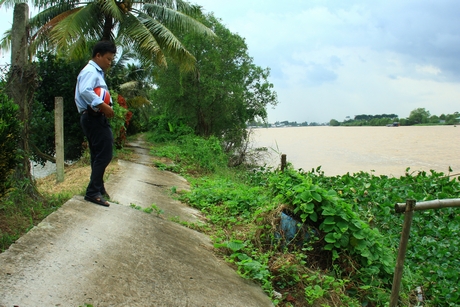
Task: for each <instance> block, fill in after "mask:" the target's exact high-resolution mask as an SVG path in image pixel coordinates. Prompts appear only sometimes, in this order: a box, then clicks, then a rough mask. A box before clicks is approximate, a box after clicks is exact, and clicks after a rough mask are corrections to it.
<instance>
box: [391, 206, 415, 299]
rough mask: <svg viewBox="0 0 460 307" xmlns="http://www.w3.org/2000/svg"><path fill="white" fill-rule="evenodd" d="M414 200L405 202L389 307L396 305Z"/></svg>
mask: <svg viewBox="0 0 460 307" xmlns="http://www.w3.org/2000/svg"><path fill="white" fill-rule="evenodd" d="M414 207H415V200H413V199H408V200H407V201H406V212H405V213H404V224H403V229H402V233H401V241H400V242H399V250H398V258H397V259H396V267H395V274H394V276H393V286H392V287H391V297H390V307H396V306H397V305H398V298H399V289H400V287H401V278H402V274H403V269H404V259H405V258H406V250H407V243H408V241H409V234H410V227H411V225H412V216H413V215H414Z"/></svg>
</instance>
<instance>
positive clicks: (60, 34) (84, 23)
mask: <svg viewBox="0 0 460 307" xmlns="http://www.w3.org/2000/svg"><path fill="white" fill-rule="evenodd" d="M61 15H62V14H61ZM61 15H60V16H57V17H56V18H55V19H56V24H55V25H54V27H53V28H52V29H51V32H50V38H51V40H52V41H53V43H54V44H55V45H56V47H57V48H58V49H66V48H68V47H69V46H71V45H72V44H78V43H79V42H80V43H81V42H82V41H83V40H82V39H83V38H84V39H86V40H88V41H91V40H95V39H96V40H97V39H99V38H100V36H101V33H102V29H103V18H104V15H103V14H101V11H100V8H99V7H98V6H97V5H96V4H95V3H90V4H88V5H86V6H85V7H83V8H78V9H75V10H72V11H71V12H70V13H69V14H65V15H63V16H62V17H63V18H60V17H61ZM58 19H59V20H58Z"/></svg>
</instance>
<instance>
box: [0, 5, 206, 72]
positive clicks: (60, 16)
mask: <svg viewBox="0 0 460 307" xmlns="http://www.w3.org/2000/svg"><path fill="white" fill-rule="evenodd" d="M18 1H22V0H3V1H2V0H0V5H2V4H4V5H13V4H14V2H18ZM2 2H3V3H2ZM33 4H34V5H35V6H36V7H37V8H38V9H39V10H40V12H39V13H38V14H37V15H35V16H34V17H32V18H31V19H30V30H31V42H30V48H31V49H30V53H31V54H32V55H33V54H35V52H36V51H37V50H47V51H49V50H52V51H57V52H59V53H64V54H67V55H69V56H70V57H81V56H87V54H88V49H89V45H91V43H92V42H94V41H98V40H102V39H107V40H113V41H115V42H116V43H117V45H121V46H124V47H125V48H129V49H130V50H132V51H134V53H135V54H136V57H137V58H138V59H139V60H141V62H142V63H143V64H147V65H150V64H155V65H159V66H166V56H170V57H171V58H172V59H175V60H176V61H178V62H179V63H181V64H182V67H183V68H184V69H187V70H189V69H193V68H194V63H195V58H194V57H193V55H192V54H191V53H190V52H189V51H187V49H186V48H185V47H184V45H183V44H182V43H181V42H180V40H179V39H178V36H177V35H178V34H179V33H182V32H184V31H187V32H198V33H202V34H203V35H209V36H214V33H213V32H212V31H211V30H210V29H209V28H207V27H206V26H204V25H203V24H201V23H200V22H198V21H197V20H196V19H195V18H194V16H198V14H201V7H199V6H196V5H191V4H189V3H188V2H186V1H183V0H137V1H136V0H120V1H115V0H87V1H83V0H33ZM8 46H9V36H8V35H5V36H4V38H3V39H2V42H1V46H0V47H2V48H6V47H8Z"/></svg>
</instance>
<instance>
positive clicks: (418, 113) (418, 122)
mask: <svg viewBox="0 0 460 307" xmlns="http://www.w3.org/2000/svg"><path fill="white" fill-rule="evenodd" d="M459 122H460V113H459V112H454V113H452V114H441V115H431V114H430V111H428V110H426V109H425V108H417V109H415V110H413V111H411V113H410V115H409V117H406V118H400V117H398V115H396V114H377V115H366V114H361V115H356V116H355V117H353V118H351V117H349V116H347V118H345V120H343V121H338V120H336V119H331V120H330V121H329V122H328V123H318V122H306V121H305V122H301V123H298V122H296V121H294V122H291V121H288V120H285V121H277V122H274V123H264V122H261V121H259V122H251V123H249V126H250V127H254V128H279V127H316V126H333V127H337V126H388V127H399V126H436V125H457V124H458V123H459Z"/></svg>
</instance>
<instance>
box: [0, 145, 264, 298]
mask: <svg viewBox="0 0 460 307" xmlns="http://www.w3.org/2000/svg"><path fill="white" fill-rule="evenodd" d="M132 147H133V148H134V149H135V150H136V152H137V154H138V161H139V163H131V162H126V161H120V167H121V170H122V171H121V172H120V173H119V174H117V175H112V177H111V178H109V180H108V182H107V183H106V188H107V190H108V192H109V193H110V195H111V199H112V200H113V203H111V206H110V207H109V208H105V207H102V206H98V205H95V204H92V203H89V202H86V201H84V199H83V197H82V196H75V197H74V198H72V199H71V200H69V201H68V202H67V203H66V204H64V205H63V206H62V207H61V208H60V209H59V210H58V211H56V212H54V213H53V214H51V215H49V216H48V217H47V218H46V219H45V220H43V221H42V222H41V223H40V224H39V225H38V226H36V227H34V228H33V229H32V230H31V231H30V232H29V233H27V234H26V235H24V236H23V237H21V238H20V239H19V240H18V241H17V242H16V243H15V244H13V245H12V246H11V247H10V248H9V249H8V250H7V251H5V252H4V253H2V254H0V307H13V306H19V307H29V306H37V307H38V306H65V307H67V306H84V305H85V304H91V305H93V306H95V307H103V306H143V307H145V306H171V307H176V306H178V307H180V306H184V307H185V306H187V307H194V306H232V307H233V306H273V305H272V303H271V301H270V300H269V298H268V297H267V296H266V295H265V293H264V292H263V291H262V290H261V289H260V287H259V286H257V285H255V284H254V283H252V282H249V281H247V280H244V279H242V278H241V277H239V276H238V275H237V274H236V272H235V271H234V270H233V269H231V268H230V267H229V266H228V265H227V264H226V263H225V262H223V261H222V260H220V259H218V258H216V257H215V256H214V254H213V252H212V244H211V242H210V240H209V238H208V237H207V236H205V235H203V234H201V233H199V232H196V231H193V230H190V229H188V228H185V227H183V226H181V225H179V224H177V223H174V222H171V221H170V220H169V218H170V217H175V218H178V219H179V220H182V221H190V222H193V221H200V220H201V219H202V218H201V216H200V213H199V212H198V211H196V210H193V209H191V208H189V207H187V206H185V205H184V204H182V203H180V202H179V201H175V200H173V199H171V197H170V196H169V194H170V191H171V189H172V188H173V187H174V188H175V189H179V190H180V189H187V188H188V184H187V182H186V181H185V180H184V179H183V178H181V177H180V176H177V175H175V174H172V173H169V172H165V171H159V170H158V169H156V168H153V167H151V166H149V161H150V157H149V156H148V151H147V150H146V149H144V148H143V147H144V145H143V144H142V143H138V144H133V145H132ZM131 204H135V205H136V206H140V207H150V206H151V205H152V204H154V205H155V206H157V207H158V208H160V209H162V210H163V211H164V214H163V218H162V216H160V217H157V216H156V215H155V214H154V213H152V214H147V213H144V212H142V211H139V210H135V209H132V208H130V205H131Z"/></svg>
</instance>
